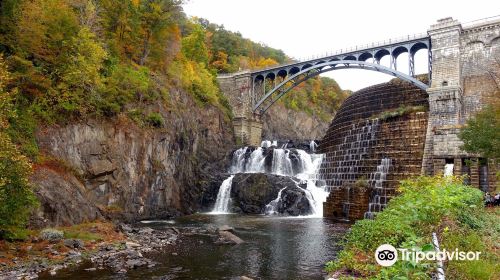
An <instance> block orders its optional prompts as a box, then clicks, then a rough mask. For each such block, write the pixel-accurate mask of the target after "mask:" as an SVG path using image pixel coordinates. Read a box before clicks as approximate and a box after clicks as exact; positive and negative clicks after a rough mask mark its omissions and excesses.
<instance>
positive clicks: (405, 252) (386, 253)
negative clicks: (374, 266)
mask: <svg viewBox="0 0 500 280" xmlns="http://www.w3.org/2000/svg"><path fill="white" fill-rule="evenodd" d="M398 255H399V256H400V258H398ZM479 255H481V252H471V251H469V252H463V251H458V249H455V250H454V251H447V250H446V249H443V250H439V251H436V250H434V247H433V246H432V245H431V244H428V245H425V246H424V247H422V249H421V250H415V249H402V248H398V249H397V250H396V248H394V246H392V245H389V244H383V245H380V246H379V247H378V248H377V250H376V251H375V260H376V261H377V263H378V264H379V265H381V266H391V265H393V264H395V263H396V261H397V260H398V259H400V260H402V261H415V262H417V263H418V262H420V261H423V260H430V261H445V260H459V261H465V260H467V261H477V260H479Z"/></svg>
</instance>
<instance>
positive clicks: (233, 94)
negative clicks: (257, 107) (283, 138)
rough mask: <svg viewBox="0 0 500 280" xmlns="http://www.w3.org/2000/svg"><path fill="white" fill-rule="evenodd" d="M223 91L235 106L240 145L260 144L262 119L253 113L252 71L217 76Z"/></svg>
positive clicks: (236, 135) (234, 124)
mask: <svg viewBox="0 0 500 280" xmlns="http://www.w3.org/2000/svg"><path fill="white" fill-rule="evenodd" d="M217 80H218V82H219V86H220V89H221V91H222V93H223V94H224V95H225V96H226V97H227V99H228V100H229V104H230V105H231V107H232V108H233V114H234V118H233V129H234V136H235V137H236V142H237V143H238V144H239V145H252V146H259V145H260V142H261V141H262V121H261V118H260V116H259V115H258V114H254V113H253V110H252V109H253V108H252V106H253V102H254V100H253V99H254V97H253V90H254V89H253V88H252V87H253V83H252V77H251V72H249V71H245V72H238V73H234V74H230V75H219V76H218V77H217Z"/></svg>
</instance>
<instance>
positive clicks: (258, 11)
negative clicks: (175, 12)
mask: <svg viewBox="0 0 500 280" xmlns="http://www.w3.org/2000/svg"><path fill="white" fill-rule="evenodd" d="M184 10H185V12H186V13H187V14H188V15H190V16H198V17H203V18H206V19H208V20H209V21H210V22H213V23H217V24H223V25H224V26H225V28H226V29H229V30H232V31H238V32H240V33H241V34H242V35H243V36H244V37H246V38H250V39H252V40H253V41H256V42H262V43H265V44H266V45H269V46H271V47H274V48H278V49H282V50H283V51H284V52H285V53H286V54H288V55H289V56H292V57H295V58H302V57H310V56H312V55H319V54H325V53H326V52H330V51H334V50H338V49H342V48H348V47H352V46H356V45H362V44H367V43H371V42H377V41H383V40H385V39H389V38H394V37H400V36H404V35H408V34H415V33H422V32H427V29H428V28H429V27H430V25H431V24H433V23H435V22H436V21H437V20H438V19H440V18H444V17H450V16H451V17H453V18H455V19H458V20H459V21H460V22H462V23H465V22H469V21H472V20H476V19H480V18H485V17H490V16H495V15H497V14H499V12H500V1H491V0H476V1H473V2H470V1H449V0H446V1H436V0H434V1H429V0H421V1H396V0H385V1H361V0H349V1H347V0H344V1H329V0H308V1H304V0H248V1H245V0H190V1H189V2H188V3H187V4H185V5H184ZM425 59H426V58H425V55H419V59H417V63H416V64H417V65H416V67H417V71H418V72H427V71H424V70H425V68H426V65H425ZM407 67H408V66H407V65H403V63H401V65H399V64H398V69H406V68H407ZM419 68H420V69H419ZM406 71H407V70H405V72H406ZM326 75H327V76H331V77H333V78H335V79H336V80H337V81H338V82H339V84H340V85H341V86H342V87H343V88H347V89H353V90H357V89H360V88H363V87H365V86H368V85H371V84H374V83H379V82H383V81H385V80H388V79H390V78H391V77H390V76H387V75H384V74H380V73H375V72H371V71H365V70H339V71H333V72H330V73H328V74H326Z"/></svg>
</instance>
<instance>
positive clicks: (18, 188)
mask: <svg viewBox="0 0 500 280" xmlns="http://www.w3.org/2000/svg"><path fill="white" fill-rule="evenodd" d="M8 81H9V73H8V72H7V70H6V68H5V66H4V63H3V58H2V57H1V56H0V238H6V239H22V238H24V237H25V236H26V231H25V225H26V222H27V220H28V217H29V214H30V212H31V210H32V208H33V207H34V206H35V205H36V203H37V202H36V198H35V195H34V194H33V190H32V189H31V185H30V184H29V181H28V178H29V176H30V174H31V170H32V169H31V164H30V162H29V160H28V158H27V157H25V156H24V155H22V154H21V152H20V151H19V150H18V149H17V147H16V145H15V144H14V143H12V141H11V138H10V136H9V135H8V134H7V133H6V132H5V130H7V129H9V120H12V119H14V118H15V117H16V113H15V111H14V109H13V108H14V105H13V102H12V100H13V99H14V97H15V95H16V92H15V91H5V90H4V86H5V84H6V83H7V82H8Z"/></svg>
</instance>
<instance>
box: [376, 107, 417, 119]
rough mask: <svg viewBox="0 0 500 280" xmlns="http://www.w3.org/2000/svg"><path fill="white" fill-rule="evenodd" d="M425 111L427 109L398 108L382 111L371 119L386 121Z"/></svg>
mask: <svg viewBox="0 0 500 280" xmlns="http://www.w3.org/2000/svg"><path fill="white" fill-rule="evenodd" d="M425 111H427V109H426V108H425V107H424V106H400V107H399V108H397V109H395V110H388V111H384V112H382V113H380V114H378V115H375V116H374V117H373V118H376V119H379V120H383V121H385V120H388V119H392V118H396V117H401V116H404V115H408V114H411V113H415V112H425Z"/></svg>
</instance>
